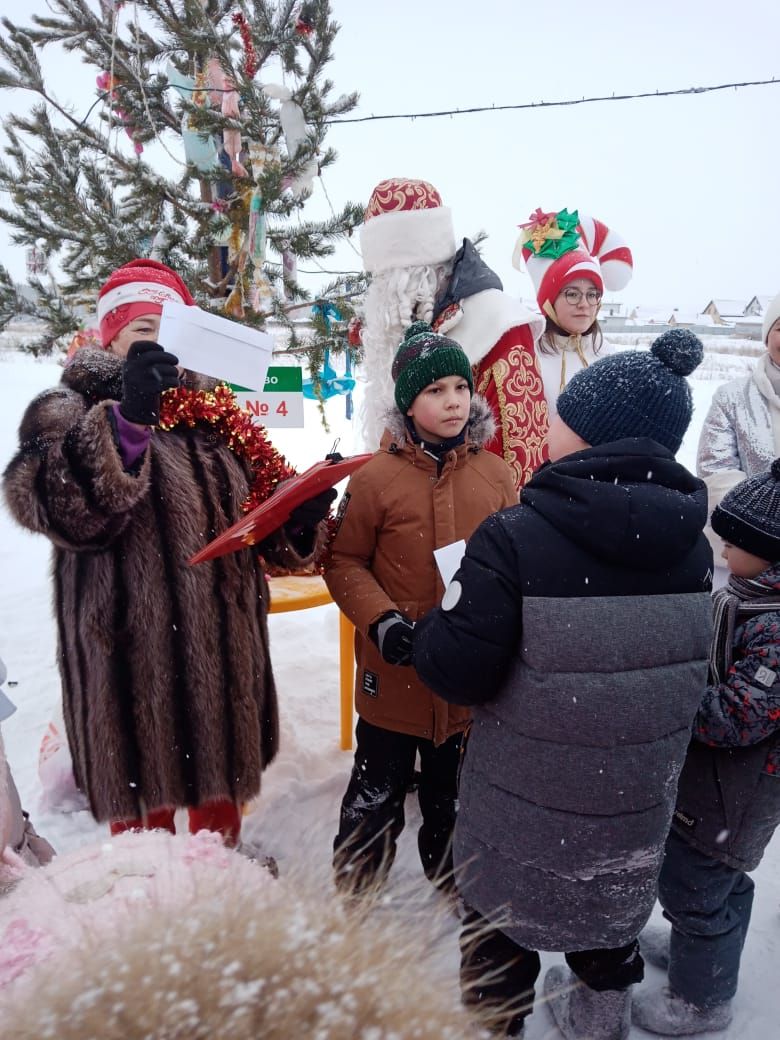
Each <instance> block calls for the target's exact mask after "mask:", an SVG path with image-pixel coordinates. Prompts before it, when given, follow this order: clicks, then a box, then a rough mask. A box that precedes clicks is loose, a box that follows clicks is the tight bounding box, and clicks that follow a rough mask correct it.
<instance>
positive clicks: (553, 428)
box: [547, 415, 590, 462]
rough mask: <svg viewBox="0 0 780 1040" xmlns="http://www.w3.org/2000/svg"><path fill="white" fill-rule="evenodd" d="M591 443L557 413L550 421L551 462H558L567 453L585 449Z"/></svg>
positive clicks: (548, 435) (549, 450)
mask: <svg viewBox="0 0 780 1040" xmlns="http://www.w3.org/2000/svg"><path fill="white" fill-rule="evenodd" d="M589 447H590V445H589V444H588V442H587V441H584V440H583V439H582V437H580V435H579V434H578V433H575V432H574V430H572V428H571V427H570V426H567V425H566V423H565V422H564V421H563V419H561V417H560V415H556V416H555V417H554V418H553V419H552V421H551V422H550V432H549V433H548V434H547V455H548V458H549V459H550V462H557V461H558V459H562V458H563V457H564V456H566V455H572V454H573V453H574V452H575V451H583V450H584V449H585V448H589Z"/></svg>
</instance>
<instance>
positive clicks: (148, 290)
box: [97, 260, 195, 347]
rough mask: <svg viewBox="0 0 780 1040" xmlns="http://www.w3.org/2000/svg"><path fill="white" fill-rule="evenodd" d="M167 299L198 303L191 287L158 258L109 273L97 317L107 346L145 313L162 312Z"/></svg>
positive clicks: (101, 293)
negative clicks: (191, 292)
mask: <svg viewBox="0 0 780 1040" xmlns="http://www.w3.org/2000/svg"><path fill="white" fill-rule="evenodd" d="M166 300H172V301H173V302H174V303H184V304H186V305H187V306H188V307H194V306H195V300H194V299H193V298H192V296H191V294H190V291H189V289H188V288H187V286H186V285H185V284H184V282H183V281H182V280H181V278H180V277H179V276H178V275H177V274H176V272H175V271H172V270H171V269H170V267H166V266H165V264H161V263H160V262H159V261H157V260H131V261H130V263H129V264H124V265H123V266H122V267H118V268H117V269H116V271H114V273H113V274H112V275H110V276H109V278H108V280H107V281H106V284H105V285H104V286H103V288H102V289H101V290H100V292H99V293H98V304H97V316H98V324H99V325H100V338H101V340H102V342H103V346H104V347H108V346H110V344H111V343H112V341H113V339H114V337H115V336H116V335H117V334H118V333H120V332H121V331H122V329H123V328H124V327H125V325H129V324H130V322H131V321H133V319H134V318H140V317H141V315H143V314H162V305H163V304H164V303H165V301H166Z"/></svg>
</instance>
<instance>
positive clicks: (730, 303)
mask: <svg viewBox="0 0 780 1040" xmlns="http://www.w3.org/2000/svg"><path fill="white" fill-rule="evenodd" d="M748 302H749V301H748ZM713 303H714V304H715V306H716V308H717V310H718V314H720V316H721V317H725V316H726V315H727V314H728V315H733V314H744V313H745V307H747V303H746V302H745V300H726V299H722V298H720V297H719V298H717V299H712V300H710V302H709V303H708V304H707V307H711V306H712V304H713ZM707 307H704V308H702V310H703V311H706V310H707Z"/></svg>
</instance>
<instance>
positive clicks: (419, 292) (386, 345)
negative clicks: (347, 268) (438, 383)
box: [361, 263, 452, 451]
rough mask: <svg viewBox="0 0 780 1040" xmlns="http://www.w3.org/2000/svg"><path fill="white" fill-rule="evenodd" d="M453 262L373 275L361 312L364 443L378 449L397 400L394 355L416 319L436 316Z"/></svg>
mask: <svg viewBox="0 0 780 1040" xmlns="http://www.w3.org/2000/svg"><path fill="white" fill-rule="evenodd" d="M451 268H452V264H451V263H446V264H439V265H437V266H436V267H429V266H425V267H399V268H394V269H391V270H389V271H382V272H381V273H379V274H377V275H375V276H374V278H373V279H372V281H371V285H370V286H369V287H368V291H367V292H366V298H365V304H364V316H363V331H362V337H363V346H364V360H363V371H364V373H365V378H366V390H365V397H364V401H363V408H362V410H361V419H362V427H363V438H364V444H365V447H366V448H367V449H368V450H369V451H375V450H376V449H377V448H378V447H379V442H380V440H381V439H382V431H383V430H384V417H385V414H386V413H387V411H388V409H389V408H391V407H392V406H393V403H394V387H395V384H394V383H393V377H392V374H391V369H392V365H393V358H394V357H395V353H396V351H397V350H398V347H399V345H400V343H401V341H402V339H403V338H404V333H405V332H406V330H407V328H408V327H409V326H410V325H411V324H412V322H413V321H427V322H430V321H431V320H432V319H433V306H434V302H435V300H436V294H437V292H438V291H439V287H440V285H442V284H443V283H444V282H445V281H446V279H447V278H448V277H449V274H450V270H451Z"/></svg>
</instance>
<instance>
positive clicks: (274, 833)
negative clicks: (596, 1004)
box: [0, 337, 780, 1040]
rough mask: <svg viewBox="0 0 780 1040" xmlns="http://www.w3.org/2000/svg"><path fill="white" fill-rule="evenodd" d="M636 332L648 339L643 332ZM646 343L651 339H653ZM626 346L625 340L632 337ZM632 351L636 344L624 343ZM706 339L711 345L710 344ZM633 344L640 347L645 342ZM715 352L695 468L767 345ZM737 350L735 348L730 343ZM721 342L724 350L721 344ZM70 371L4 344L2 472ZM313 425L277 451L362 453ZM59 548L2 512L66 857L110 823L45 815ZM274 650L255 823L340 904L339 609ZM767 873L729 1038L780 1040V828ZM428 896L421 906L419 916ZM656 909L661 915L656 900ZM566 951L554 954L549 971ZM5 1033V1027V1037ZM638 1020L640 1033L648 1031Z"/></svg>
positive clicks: (17, 692) (399, 869) (25, 660)
mask: <svg viewBox="0 0 780 1040" xmlns="http://www.w3.org/2000/svg"><path fill="white" fill-rule="evenodd" d="M632 339H634V340H636V339H637V337H632ZM642 339H643V343H642V345H644V341H646V338H645V337H642ZM621 340H622V342H620V341H621ZM613 342H614V343H615V345H616V346H618V347H619V348H622V347H624V346H627V345H628V344H627V343H626V341H625V338H623V337H614V340H613ZM705 342H706V341H705ZM632 345H633V344H632ZM706 345H707V347H708V355H707V358H706V360H705V363H704V365H703V366H702V367H701V369H700V376H701V377H704V378H701V377H700V378H697V379H694V380H692V386H693V391H694V397H695V404H696V411H695V415H694V421H693V424H692V427H691V429H690V431H689V434H688V436H687V437H686V440H685V443H684V444H683V447H682V449H681V452H680V459H681V461H683V462H684V463H685V464H686V465H688V466H689V467H692V466H693V461H694V458H695V450H696V441H697V438H698V429H699V426H700V424H701V421H702V419H703V417H704V414H705V413H706V410H707V407H708V403H709V399H710V397H711V395H712V393H713V391H714V390H715V388H716V387H717V385H718V384H719V382H722V381H723V380H724V379H727V378H734V377H735V376H738V375H740V374H742V373H745V372H747V371H748V369H749V367H750V365H751V357H750V354H751V353H754V352H755V350H756V349H757V344H755V343H753V344H746V343H745V342H744V341H724V340H722V339H719V340H718V341H717V345H716V344H714V343H713V344H710V343H706ZM729 345H730V346H729ZM711 347H712V348H713V349H712V350H710V348H711ZM60 371H61V370H60V368H59V366H58V365H57V364H56V363H54V362H52V361H40V362H38V361H34V360H32V359H30V358H26V357H24V356H22V355H19V354H18V353H17V352H15V351H10V350H3V349H2V348H0V466H1V467H2V468H4V467H5V465H6V464H7V462H8V460H9V459H10V457H11V455H12V453H13V451H14V450H15V443H16V429H17V425H18V421H19V418H20V416H21V414H22V411H23V409H24V407H25V405H26V404H27V402H28V401H29V400H30V399H31V398H32V397H33V395H34V394H35V393H37V392H38V391H39V390H42V389H44V388H45V387H48V386H52V385H53V384H54V383H56V382H57V381H58V380H59V376H60ZM306 407H307V412H306V427H305V429H304V430H300V431H277V434H275V435H274V436H273V440H274V442H275V443H276V445H277V446H278V447H279V448H280V450H281V451H283V452H284V453H285V454H286V455H287V456H288V458H289V459H290V460H291V461H292V462H293V463H294V464H295V465H296V466H298V467H304V466H306V465H309V464H310V463H311V462H313V461H315V460H316V459H317V458H321V457H322V456H323V455H324V454H325V452H327V451H328V450H330V448H331V445H332V444H333V440H334V438H335V437H336V436H337V435H338V436H340V437H341V443H340V445H339V450H341V451H342V452H343V453H344V454H348V453H350V452H352V451H354V450H359V449H360V444H359V439H358V436H357V434H356V433H355V432H353V430H352V428H351V426H350V424H348V423H347V422H346V420H345V418H344V399H343V398H341V397H337V398H334V399H332V400H331V401H329V402H328V404H327V416H328V420H329V423H330V426H331V432H330V433H326V432H325V431H324V430H323V428H322V426H321V424H320V420H319V416H318V413H317V411H316V408H315V407H314V406H313V405H310V404H309V403H307V406H306ZM48 561H49V546H48V543H47V542H46V540H45V539H43V538H41V537H37V536H34V535H31V534H28V533H26V532H25V531H23V530H22V529H20V528H18V527H16V526H15V525H14V524H13V523H12V521H11V519H10V517H9V516H8V514H7V512H6V511H5V509H4V507H2V506H0V656H2V657H3V659H4V660H5V662H6V665H7V667H8V677H9V680H10V683H11V685H9V687H7V692H8V694H9V695H10V696H11V697H12V699H13V700H14V701H15V702H16V704H17V705H18V709H19V710H18V711H17V713H16V714H15V715H14V716H13V717H12V718H11V719H9V720H8V721H7V722H5V723H4V724H3V733H4V737H5V743H6V748H7V752H8V756H9V759H10V762H11V766H12V769H13V771H14V775H15V777H16V780H17V784H18V786H19V788H20V792H21V796H22V801H23V804H24V805H25V807H26V808H27V809H28V810H29V811H30V813H31V815H32V817H33V820H34V822H35V824H36V827H37V828H38V830H39V832H40V833H41V834H43V835H45V836H46V837H47V838H48V839H49V840H50V841H51V842H52V844H53V845H54V846H55V848H57V849H58V850H60V851H66V850H69V849H73V848H76V847H78V846H79V845H82V844H84V843H87V842H92V841H95V840H97V839H99V838H101V837H103V836H105V834H106V828H105V827H104V826H99V825H97V824H95V822H94V821H93V820H92V818H91V817H90V815H89V814H88V813H87V812H75V813H70V814H60V813H47V812H44V811H42V810H41V809H40V804H39V803H40V796H41V786H40V782H39V779H38V772H37V760H38V748H39V745H40V742H41V737H42V736H43V733H44V731H45V729H46V726H47V724H48V722H49V720H50V719H51V718H52V716H53V715H54V714H55V712H56V710H57V703H58V698H59V679H58V673H57V669H56V665H55V627H54V623H53V620H52V615H51V609H50V583H49V570H48ZM270 627H271V641H272V642H271V646H272V656H273V661H274V670H275V673H276V679H277V685H278V690H279V701H280V710H281V724H282V739H281V752H280V754H279V756H278V758H277V760H276V762H275V763H274V765H273V766H272V767H271V768H270V769H269V770H268V772H267V773H266V774H265V777H264V787H263V791H262V794H261V796H260V798H259V799H258V802H257V804H255V805H254V806H253V807H252V809H251V812H250V813H249V815H248V816H247V818H246V823H245V831H244V838H245V839H247V840H250V841H252V842H254V843H258V844H259V845H261V846H262V848H263V850H264V851H265V852H266V853H267V854H271V855H273V856H275V857H276V859H277V861H278V863H279V868H280V871H285V870H286V869H287V868H288V867H291V866H292V865H293V864H294V863H297V862H299V861H300V860H301V858H302V857H303V858H306V859H308V861H309V864H310V868H311V870H312V872H313V873H314V874H315V875H316V877H317V878H318V879H319V880H320V881H321V883H322V885H323V888H324V891H325V892H326V893H327V898H335V894H334V893H333V890H332V888H331V887H330V854H331V842H332V838H333V834H334V832H335V828H336V821H337V816H338V807H339V801H340V798H341V795H342V793H343V790H344V788H345V785H346V782H347V777H348V773H349V769H350V765H351V754H350V753H348V752H343V751H340V750H339V745H338V734H339V717H338V663H337V629H338V621H337V612H336V608H335V607H334V606H332V605H331V606H326V607H318V608H315V609H313V610H307V611H302V612H298V613H287V614H280V615H276V616H272V617H271V619H270ZM418 823H419V813H418V811H417V806H416V803H415V802H414V800H413V798H410V799H409V804H408V807H407V824H408V826H407V829H406V831H405V833H404V835H403V836H402V839H401V847H400V850H399V856H398V858H397V860H396V863H395V866H394V868H393V872H392V876H391V885H390V896H391V897H394V898H395V899H396V900H397V902H398V905H399V912H403V906H404V903H405V902H406V899H407V898H408V896H409V894H410V892H411V891H414V890H415V889H417V888H419V890H420V900H422V902H423V905H426V903H430V905H433V901H434V900H436V899H437V897H436V896H435V895H434V894H433V893H432V891H429V888H430V886H428V885H427V882H425V881H424V879H423V877H422V871H421V868H420V867H419V864H418V861H417V856H416V842H415V837H414V836H415V832H416V829H417V826H418ZM755 878H756V881H757V893H756V902H755V906H754V911H753V924H752V927H751V932H750V934H749V936H748V940H747V945H746V948H745V953H744V958H743V964H742V975H741V980H740V990H739V993H738V995H737V997H736V1000H735V1014H734V1021H733V1023H732V1025H731V1027H730V1028H729V1030H728V1031H727V1032H725V1033H719V1034H712V1035H713V1036H715V1035H717V1036H719V1037H724V1038H726V1040H737V1038H739V1040H769V1038H774V1037H777V1036H778V1034H779V1032H780V1027H778V1021H780V993H779V992H778V986H777V979H778V971H780V835H776V836H775V839H774V841H773V843H772V844H771V845H770V847H769V850H768V852H767V854H766V856H765V859H764V862H763V863H762V864H761V866H760V868H759V870H758V871H757V872H756V874H755ZM419 906H420V901H419V900H418V901H417V911H416V912H417V913H419V912H420V911H419ZM656 914H657V915H658V914H659V911H658V909H657V908H656ZM440 948H441V957H442V961H443V964H444V965H445V966H446V968H447V970H448V971H449V970H450V967H451V973H452V974H451V977H452V980H453V992H455V987H456V985H457V966H458V952H457V922H456V919H455V918H454V917H452V924H451V928H449V929H446V928H445V930H444V932H443V934H442V938H441V944H440ZM559 959H560V958H558V957H556V955H554V954H545V955H543V967H544V968H546V967H547V966H548V965H549V964H551V963H554V962H555V961H556V960H559ZM660 982H661V974H660V972H658V971H657V970H656V969H654V968H651V967H648V968H647V969H646V980H645V983H644V985H646V986H647V985H650V986H652V987H657V986H658V985H660ZM1 1033H2V1029H1V1028H0V1034H1ZM647 1035H648V1034H645V1033H644V1032H643V1031H642V1030H640V1029H637V1028H634V1029H633V1030H632V1033H631V1036H632V1040H638V1038H640V1037H644V1036H647ZM558 1036H559V1034H558V1033H557V1030H556V1029H555V1027H554V1026H553V1024H552V1020H551V1018H550V1016H549V1014H548V1013H547V1012H546V1011H545V1010H544V1009H543V1008H539V1009H538V1010H537V1012H536V1013H535V1014H534V1015H533V1016H532V1017H531V1018H530V1019H529V1021H528V1024H527V1028H526V1038H527V1040H542V1038H548V1040H553V1038H555V1037H558Z"/></svg>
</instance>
